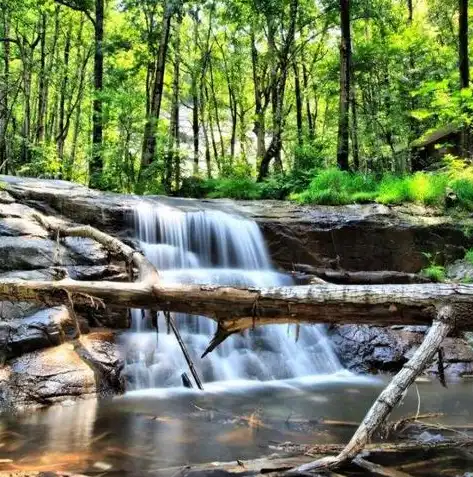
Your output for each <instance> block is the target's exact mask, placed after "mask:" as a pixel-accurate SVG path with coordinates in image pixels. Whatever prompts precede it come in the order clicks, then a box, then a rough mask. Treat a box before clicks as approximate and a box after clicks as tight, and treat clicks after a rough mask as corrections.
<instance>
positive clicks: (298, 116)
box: [292, 61, 304, 146]
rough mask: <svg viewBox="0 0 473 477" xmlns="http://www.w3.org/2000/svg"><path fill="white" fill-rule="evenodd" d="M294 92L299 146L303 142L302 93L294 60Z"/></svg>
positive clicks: (297, 67) (297, 68)
mask: <svg viewBox="0 0 473 477" xmlns="http://www.w3.org/2000/svg"><path fill="white" fill-rule="evenodd" d="M292 67H293V70H294V93H295V95H296V122H297V142H298V144H299V146H301V145H302V142H303V134H304V133H303V124H302V94H301V82H300V79H299V66H298V65H297V63H296V62H295V61H294V63H293V65H292Z"/></svg>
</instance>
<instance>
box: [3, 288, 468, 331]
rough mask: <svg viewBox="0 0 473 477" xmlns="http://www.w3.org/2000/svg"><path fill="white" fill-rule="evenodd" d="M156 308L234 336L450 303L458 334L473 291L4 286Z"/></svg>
mask: <svg viewBox="0 0 473 477" xmlns="http://www.w3.org/2000/svg"><path fill="white" fill-rule="evenodd" d="M69 298H71V299H73V300H74V302H75V303H78V304H81V305H87V304H88V305H91V306H103V305H116V306H120V307H124V308H128V307H135V308H148V309H149V308H154V309H156V308H158V309H162V310H166V311H175V312H182V313H189V314H194V315H205V316H208V317H209V318H212V319H214V320H215V321H217V322H218V323H219V324H220V325H221V327H222V328H223V329H224V330H226V331H228V332H231V333H235V332H238V331H242V330H245V329H248V328H253V327H254V326H259V325H266V324H277V323H332V324H368V325H377V326H386V325H408V324H410V325H429V324H431V323H432V321H433V320H434V319H435V316H436V309H437V308H438V307H440V306H442V305H444V304H451V305H458V306H462V307H463V313H461V314H458V315H457V316H456V317H455V322H454V326H455V328H456V329H458V330H473V285H469V284H441V283H439V284H434V283H431V284H426V285H373V286H368V285H344V286H342V285H304V286H289V287H273V288H233V287H225V286H209V285H177V284H164V283H160V282H159V281H158V282H156V283H148V282H145V283H143V282H135V283H123V282H109V281H81V282H79V281H74V280H71V279H64V280H59V281H55V282H52V281H22V280H18V279H2V280H0V300H16V301H35V302H41V303H45V304H47V305H48V306H53V305H57V304H62V303H66V302H68V300H69Z"/></svg>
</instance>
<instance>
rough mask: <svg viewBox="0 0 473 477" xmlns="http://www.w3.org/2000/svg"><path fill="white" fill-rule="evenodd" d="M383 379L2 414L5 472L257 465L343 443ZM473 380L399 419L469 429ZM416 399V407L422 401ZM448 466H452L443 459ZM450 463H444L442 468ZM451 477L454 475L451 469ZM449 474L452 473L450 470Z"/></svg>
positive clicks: (411, 402)
mask: <svg viewBox="0 0 473 477" xmlns="http://www.w3.org/2000/svg"><path fill="white" fill-rule="evenodd" d="M385 382H386V380H385V379H381V378H371V377H366V378H363V377H356V376H353V375H351V374H349V373H347V372H343V373H339V374H338V375H336V376H329V377H327V376H325V377H321V376H314V377H309V378H302V379H295V380H288V381H276V382H272V383H266V384H264V385H263V384H260V383H255V382H241V381H239V382H222V383H211V384H210V385H208V386H207V390H206V391H205V392H203V393H201V392H197V391H193V390H184V389H183V388H174V389H172V388H171V389H147V390H142V391H136V392H131V393H128V394H126V395H124V396H122V397H118V398H114V399H105V400H100V401H96V400H85V401H79V402H76V403H73V404H72V403H71V404H70V405H61V406H53V407H51V408H48V409H45V410H40V411H35V412H29V413H24V414H19V415H8V414H3V415H1V416H0V470H56V471H73V472H81V473H85V474H88V475H123V476H132V475H146V474H148V475H153V473H154V472H156V471H158V470H159V469H162V468H168V467H174V466H183V465H187V464H195V463H201V462H214V461H221V462H224V461H235V460H236V459H240V460H244V459H252V458H257V457H260V456H264V455H269V454H271V453H273V452H274V450H272V449H271V445H275V444H277V443H282V442H288V441H290V442H293V443H299V444H323V443H344V442H346V441H347V440H348V439H349V437H350V436H351V434H352V433H353V431H354V429H355V427H353V425H341V423H331V424H330V425H321V424H320V421H321V420H331V421H346V422H347V423H352V424H354V423H356V422H359V421H360V420H361V419H362V417H363V416H364V414H365V412H366V411H367V409H368V408H369V406H370V405H371V403H372V401H373V400H374V399H375V398H376V396H377V394H378V393H379V391H380V390H381V388H382V387H383V386H384V384H385ZM472 391H473V382H469V381H464V382H457V383H452V384H450V387H449V388H448V389H445V388H442V387H441V386H440V385H439V384H438V383H436V382H432V383H419V384H417V385H416V386H413V387H411V389H410V390H409V392H408V394H407V395H406V396H405V397H404V399H403V401H402V403H401V404H400V406H399V407H398V408H397V409H396V410H395V411H394V413H393V419H397V418H400V417H401V416H406V415H411V414H415V413H416V412H417V411H419V412H421V413H425V412H442V413H445V414H446V416H445V417H444V418H439V419H436V421H438V422H442V423H444V424H461V425H464V424H466V423H473V401H472V400H471V395H472ZM419 397H420V400H419ZM447 457H448V456H447ZM447 461H448V462H447ZM446 462H447V463H448V465H447V464H445V465H442V466H439V467H438V468H436V469H435V471H434V469H431V472H430V473H427V474H425V473H415V472H414V473H413V474H412V475H430V476H433V475H452V476H456V475H463V474H464V473H465V472H467V471H471V470H472V469H473V459H472V460H469V459H468V458H467V457H465V454H464V453H462V454H461V455H460V454H459V455H458V456H450V457H449V458H447V459H446ZM446 465H447V466H446ZM447 471H448V472H447ZM449 472H450V473H449Z"/></svg>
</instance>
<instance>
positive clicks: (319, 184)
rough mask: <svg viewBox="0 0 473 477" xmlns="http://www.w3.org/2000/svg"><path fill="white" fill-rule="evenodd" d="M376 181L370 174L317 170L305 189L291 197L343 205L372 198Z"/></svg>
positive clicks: (297, 199) (311, 201)
mask: <svg viewBox="0 0 473 477" xmlns="http://www.w3.org/2000/svg"><path fill="white" fill-rule="evenodd" d="M375 191H376V181H375V179H374V176H372V175H370V174H367V175H365V174H352V173H350V172H347V171H341V170H339V169H327V170H325V171H321V172H319V173H318V174H317V175H316V176H315V177H314V178H313V179H312V181H311V182H310V184H309V186H308V187H307V189H306V190H305V191H303V192H301V193H299V194H293V195H292V198H293V199H294V200H296V201H297V202H300V203H302V204H320V205H344V204H350V203H354V202H356V201H357V200H359V201H360V202H367V201H369V200H370V199H371V200H373V199H374V197H375V195H374V193H375Z"/></svg>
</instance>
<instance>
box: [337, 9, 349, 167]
mask: <svg viewBox="0 0 473 477" xmlns="http://www.w3.org/2000/svg"><path fill="white" fill-rule="evenodd" d="M340 29H341V40H340V104H339V114H338V146H337V164H338V167H339V168H340V169H342V170H344V171H347V170H348V156H349V149H348V145H349V133H350V129H349V127H350V120H349V113H350V111H349V109H350V70H351V34H350V0H340Z"/></svg>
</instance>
